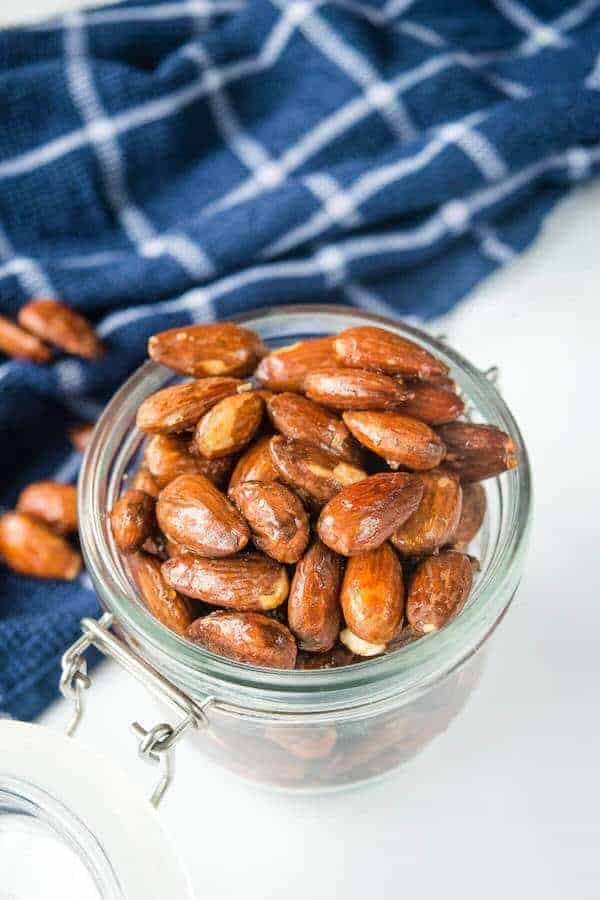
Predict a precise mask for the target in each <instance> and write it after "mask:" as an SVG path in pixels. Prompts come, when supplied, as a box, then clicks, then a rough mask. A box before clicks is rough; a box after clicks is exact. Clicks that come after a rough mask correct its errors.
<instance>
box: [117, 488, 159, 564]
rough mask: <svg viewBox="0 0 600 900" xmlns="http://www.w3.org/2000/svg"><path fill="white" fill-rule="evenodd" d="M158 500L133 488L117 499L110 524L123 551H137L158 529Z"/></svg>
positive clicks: (118, 545)
mask: <svg viewBox="0 0 600 900" xmlns="http://www.w3.org/2000/svg"><path fill="white" fill-rule="evenodd" d="M155 506H156V501H155V500H154V498H153V497H151V496H150V495H149V494H147V493H146V492H145V491H137V490H135V489H131V490H128V491H125V493H124V494H122V496H121V497H119V499H118V500H117V502H116V503H115V505H114V506H113V508H112V511H111V514H110V524H111V528H112V533H113V536H114V539H115V542H116V544H117V547H118V548H119V550H120V551H121V552H122V553H135V551H136V550H139V549H140V548H141V547H142V546H143V544H144V543H145V542H146V541H147V540H148V539H149V538H150V537H151V536H152V534H153V533H154V531H155V529H156V516H155Z"/></svg>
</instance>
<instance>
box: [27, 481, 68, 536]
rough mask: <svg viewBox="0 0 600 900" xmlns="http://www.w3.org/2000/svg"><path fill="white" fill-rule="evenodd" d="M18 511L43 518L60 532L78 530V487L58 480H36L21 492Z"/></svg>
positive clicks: (66, 532)
mask: <svg viewBox="0 0 600 900" xmlns="http://www.w3.org/2000/svg"><path fill="white" fill-rule="evenodd" d="M17 511H18V512H22V513H27V514H28V515H30V516H35V517H36V518H37V519H42V521H44V522H45V523H46V525H49V526H50V528H52V530H53V531H56V532H58V534H71V533H72V532H74V531H77V488H76V487H74V486H73V485H72V484H60V483H59V482H58V481H36V482H34V483H33V484H29V485H28V486H27V487H26V488H24V489H23V490H22V491H21V493H20V494H19V499H18V500H17Z"/></svg>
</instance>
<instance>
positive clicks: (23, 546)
mask: <svg viewBox="0 0 600 900" xmlns="http://www.w3.org/2000/svg"><path fill="white" fill-rule="evenodd" d="M0 559H3V560H4V562H5V563H6V565H7V566H8V567H9V568H10V569H13V570H14V571H15V572H19V573H20V574H21V575H32V576H33V577H35V578H57V579H60V580H62V581H72V580H73V578H76V577H77V575H79V573H80V571H81V565H82V562H81V556H80V555H79V553H77V552H76V551H75V550H74V549H73V548H72V547H71V545H70V544H69V542H68V541H66V540H65V538H64V537H62V536H61V535H59V534H56V532H54V531H52V529H50V528H49V527H48V526H47V525H46V524H45V523H44V522H41V521H40V520H39V519H36V518H34V517H33V516H29V515H26V514H25V513H21V512H7V513H4V515H3V516H0Z"/></svg>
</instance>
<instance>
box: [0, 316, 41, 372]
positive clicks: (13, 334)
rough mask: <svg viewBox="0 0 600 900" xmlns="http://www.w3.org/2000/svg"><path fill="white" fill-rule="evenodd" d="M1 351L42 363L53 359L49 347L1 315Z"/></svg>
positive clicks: (8, 354)
mask: <svg viewBox="0 0 600 900" xmlns="http://www.w3.org/2000/svg"><path fill="white" fill-rule="evenodd" d="M0 352H2V353H6V355H7V356H10V357H13V358H14V359H25V360H28V361H29V362H34V363H40V364H42V363H47V362H49V361H50V360H51V359H52V351H51V350H50V348H49V347H47V346H46V345H45V344H44V343H42V341H40V340H39V338H37V337H35V335H33V334H29V332H28V331H25V330H24V329H23V328H19V326H18V325H15V323H14V322H11V321H10V319H7V318H6V317H5V316H0Z"/></svg>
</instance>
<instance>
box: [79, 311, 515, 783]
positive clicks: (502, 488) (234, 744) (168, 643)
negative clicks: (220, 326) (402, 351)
mask: <svg viewBox="0 0 600 900" xmlns="http://www.w3.org/2000/svg"><path fill="white" fill-rule="evenodd" d="M235 321H237V322H238V323H240V324H242V325H244V326H246V327H247V328H250V329H253V330H254V331H256V332H257V333H258V334H259V335H260V336H261V337H262V338H263V340H264V341H265V343H266V344H267V345H268V346H270V347H272V348H273V347H277V346H282V345H284V344H289V343H292V342H294V341H297V340H300V339H302V338H306V337H315V336H322V335H327V334H333V333H337V332H339V331H342V330H343V329H345V328H349V327H351V326H357V325H373V324H375V325H383V326H384V327H386V328H388V329H390V330H391V331H393V332H396V333H397V334H400V335H406V336H407V337H409V338H410V339H411V340H413V341H415V342H416V343H418V344H420V345H422V346H424V347H426V348H427V349H429V350H431V351H432V352H433V353H434V354H436V355H437V356H438V357H440V358H441V359H442V360H443V361H444V362H445V363H446V364H447V365H448V366H449V367H450V374H451V376H452V378H453V379H454V380H455V381H456V383H457V385H458V387H459V389H460V391H461V392H462V394H463V396H464V398H465V400H466V402H467V406H468V412H469V416H470V418H471V419H472V420H473V421H482V422H488V423H492V424H494V425H497V426H499V427H500V428H501V429H502V430H504V431H506V432H508V433H509V434H510V435H511V437H512V439H513V440H514V442H515V444H516V446H517V449H518V452H519V458H520V465H519V467H518V468H516V469H514V470H512V471H510V472H507V473H505V474H503V475H502V476H501V477H500V478H496V479H493V480H490V481H488V482H485V486H486V491H487V496H488V514H487V518H486V522H485V525H484V528H483V529H482V534H481V536H480V539H479V546H478V548H477V552H478V555H479V558H480V563H481V571H480V573H479V575H478V577H477V579H476V582H475V584H474V588H473V591H472V594H471V597H470V599H469V601H468V603H467V605H466V607H465V608H464V610H463V612H462V613H461V614H460V615H459V616H458V617H457V618H456V619H454V620H453V621H452V622H450V623H449V624H448V625H446V626H445V627H444V628H443V629H441V630H440V631H439V632H436V633H432V634H429V635H426V636H424V637H422V638H420V639H419V640H418V641H415V642H413V643H409V644H407V645H405V646H403V647H401V648H399V649H397V650H395V651H394V652H391V653H388V654H387V655H384V656H382V657H378V658H375V659H370V660H365V661H364V662H360V663H357V664H352V665H350V666H346V667H343V668H337V669H327V670H318V671H284V670H273V669H265V668H258V667H254V666H250V665H245V664H240V663H236V662H234V661H232V660H229V659H225V658H223V657H219V656H216V655H214V654H212V653H210V652H208V651H206V650H204V649H203V648H201V647H198V646H195V645H193V644H191V643H190V642H188V641H186V640H184V639H182V638H180V637H179V636H178V635H176V634H174V633H173V632H171V631H169V630H168V629H166V628H165V627H163V626H162V625H161V624H160V623H159V622H157V621H156V620H155V619H154V618H153V617H152V616H151V615H150V613H149V612H147V610H146V609H145V607H144V606H143V604H142V602H141V601H140V599H139V597H138V595H137V591H136V588H135V586H134V584H133V582H132V580H131V577H130V575H129V573H128V570H127V567H126V565H125V564H124V561H123V559H122V558H121V556H120V554H119V552H118V551H117V548H116V545H115V543H114V540H113V538H112V534H111V531H110V527H109V525H108V522H107V515H106V512H107V510H109V509H110V508H111V507H112V505H113V504H114V502H115V501H116V499H117V497H118V496H119V493H120V491H121V489H122V483H123V478H124V477H127V473H128V472H129V471H130V470H131V469H132V467H135V465H136V462H137V459H138V458H139V451H140V446H141V444H142V441H143V439H144V435H143V434H142V433H141V432H140V431H138V430H137V428H136V426H135V415H136V410H137V408H138V407H139V405H140V404H141V402H142V401H143V400H144V399H145V398H146V397H147V396H148V395H149V394H151V393H153V392H154V391H156V390H158V389H159V388H162V387H165V386H166V385H167V384H169V383H171V382H172V381H173V380H174V377H173V373H172V372H170V371H168V370H167V369H165V368H163V367H162V366H158V365H156V364H155V363H153V362H147V363H146V364H145V365H143V366H142V367H141V368H140V369H139V370H138V371H137V372H136V373H135V374H134V375H133V376H132V377H131V378H130V379H129V380H128V381H127V383H126V384H125V385H124V386H123V387H122V388H121V389H120V390H119V392H118V393H117V394H116V395H115V397H114V398H113V400H112V401H111V403H110V404H109V406H108V407H107V409H106V410H105V412H104V414H103V416H102V418H101V419H100V421H99V423H98V425H97V427H96V430H95V433H94V436H93V438H92V441H91V443H90V446H89V449H88V451H87V454H86V457H85V461H84V464H83V468H82V472H81V476H80V485H79V515H80V519H79V521H80V534H81V541H82V546H83V551H84V555H85V558H86V563H87V567H88V572H89V574H90V576H91V578H92V581H93V583H94V586H95V588H96V590H97V592H98V595H99V597H100V601H101V603H102V605H103V607H104V608H105V609H106V610H107V611H108V612H109V613H111V614H112V615H113V616H114V624H115V627H116V629H117V630H118V633H119V635H120V636H121V637H122V638H123V640H124V641H125V642H126V644H128V645H129V648H130V649H131V650H133V651H134V652H135V654H137V656H138V657H139V658H140V659H141V660H142V661H143V663H144V664H145V666H146V667H147V666H150V667H152V669H154V670H155V671H156V672H158V673H159V674H160V676H161V677H162V679H164V680H167V681H168V682H169V683H170V684H172V685H174V686H175V687H176V689H178V690H179V691H180V692H183V693H184V694H185V695H187V697H189V698H191V700H192V701H193V702H194V703H195V704H198V706H201V707H202V709H203V711H204V714H205V715H204V716H203V719H202V722H203V725H204V727H200V728H199V729H197V730H194V731H193V732H192V733H191V734H188V737H189V739H191V740H194V741H195V742H196V744H197V748H198V751H199V754H205V755H206V756H209V757H211V758H213V759H214V760H215V761H217V762H218V763H220V764H221V765H224V766H226V767H227V768H228V769H230V770H232V771H233V772H237V773H238V774H240V775H242V776H244V777H245V778H247V779H250V780H252V781H256V782H261V783H263V784H267V785H271V786H276V787H280V788H286V789H292V790H301V791H306V790H325V789H334V788H339V787H342V786H345V785H350V784H355V783H357V782H362V781H365V780H367V779H370V778H374V777H376V776H379V775H382V774H384V773H386V772H389V771H390V770H392V769H394V768H396V767H397V766H399V765H401V764H402V763H404V762H405V761H406V760H408V759H410V757H412V756H413V755H414V754H416V753H417V752H418V751H419V750H420V749H421V748H422V747H424V746H425V745H426V744H427V743H428V742H429V741H430V740H432V738H433V737H435V735H437V734H439V733H440V732H442V731H444V730H445V728H446V727H447V726H448V724H449V722H450V721H451V720H452V719H453V718H454V717H455V716H456V715H457V713H458V712H459V710H460V709H461V708H462V706H463V705H464V703H465V701H466V699H467V697H468V696H469V694H470V692H471V691H472V689H473V687H474V685H475V684H476V682H477V681H478V679H479V677H480V673H481V668H482V663H483V659H484V650H485V649H486V648H487V645H488V638H489V637H490V636H491V634H492V632H493V631H494V629H495V627H496V625H497V624H498V623H499V622H500V620H501V619H502V617H503V615H504V613H505V612H506V610H507V609H508V606H509V605H510V602H511V600H512V598H513V596H514V594H515V591H516V589H517V587H518V584H519V580H520V577H521V572H522V569H523V559H524V553H525V549H526V536H527V531H528V523H529V518H530V473H529V465H528V460H527V452H526V449H525V447H524V445H523V440H522V437H521V435H520V432H519V429H518V427H517V425H516V423H515V421H514V419H513V417H512V415H511V413H510V411H509V410H508V408H507V407H506V404H505V403H504V401H503V400H502V398H501V396H500V394H499V393H498V391H497V389H496V388H495V387H494V385H493V384H492V383H491V382H490V380H489V379H488V378H487V377H486V376H485V375H484V374H483V373H482V372H480V371H478V370H477V369H476V368H475V367H474V366H472V365H471V364H470V363H469V362H467V361H466V360H465V359H463V358H462V357H461V356H459V354H457V353H456V352H454V351H453V350H451V349H449V348H448V347H447V346H446V345H445V344H443V343H442V342H440V341H437V340H434V339H432V338H430V337H429V336H427V335H426V334H424V333H423V332H421V331H418V330H416V329H414V328H411V327H408V326H407V325H404V324H401V323H399V322H395V321H392V320H388V319H384V318H381V317H379V316H374V315H367V314H364V313H361V312H359V311H357V310H354V309H350V308H345V307H337V306H336V307H333V306H330V307H327V306H313V305H310V306H295V307H294V306H292V307H283V308H280V309H277V308H275V309H268V310H260V311H256V312H254V313H249V314H247V315H244V316H241V317H238V318H237V319H236V320H235Z"/></svg>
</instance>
